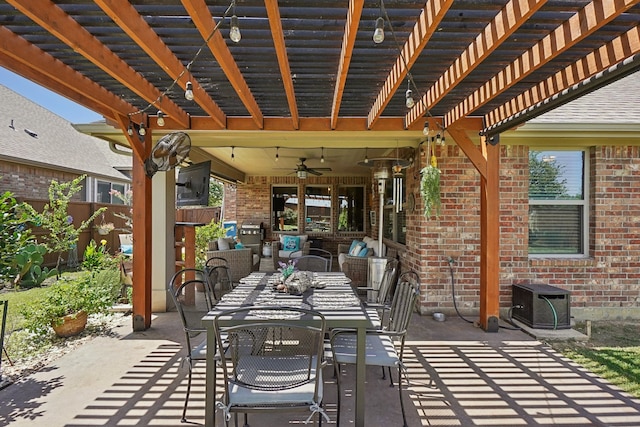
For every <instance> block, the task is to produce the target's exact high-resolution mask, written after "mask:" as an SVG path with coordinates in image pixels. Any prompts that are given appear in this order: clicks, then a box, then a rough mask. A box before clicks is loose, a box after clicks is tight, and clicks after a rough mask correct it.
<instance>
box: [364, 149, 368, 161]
mask: <svg viewBox="0 0 640 427" xmlns="http://www.w3.org/2000/svg"><path fill="white" fill-rule="evenodd" d="M368 151H369V148H367V147H364V163H365V164H368V163H369V154H368Z"/></svg>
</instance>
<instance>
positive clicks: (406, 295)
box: [385, 275, 420, 334]
mask: <svg viewBox="0 0 640 427" xmlns="http://www.w3.org/2000/svg"><path fill="white" fill-rule="evenodd" d="M402 276H403V275H402ZM402 276H400V280H398V284H397V285H396V290H395V292H394V295H393V301H392V302H391V309H390V312H389V321H388V323H387V325H386V327H385V329H386V330H387V331H390V332H396V333H398V334H405V333H406V331H407V327H408V326H409V321H410V320H411V315H412V314H413V308H414V307H415V305H416V301H417V299H418V295H419V293H420V284H419V283H413V282H412V281H409V280H404V279H403V278H402ZM416 276H417V275H416Z"/></svg>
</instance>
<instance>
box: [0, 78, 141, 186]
mask: <svg viewBox="0 0 640 427" xmlns="http://www.w3.org/2000/svg"><path fill="white" fill-rule="evenodd" d="M0 98H1V99H2V102H1V103H0V160H7V161H12V162H19V163H25V164H32V165H35V166H42V167H45V168H50V169H57V170H64V171H67V172H72V173H78V174H88V175H90V176H93V177H97V178H102V179H108V180H117V181H123V180H126V181H128V180H129V178H128V177H127V176H126V175H124V174H123V173H122V172H120V171H119V170H130V169H131V157H130V156H127V155H122V154H116V153H114V152H112V151H111V150H110V149H109V144H107V143H106V142H105V141H103V140H100V139H98V138H95V137H92V136H88V135H85V134H83V133H80V132H78V131H77V130H76V129H75V128H74V127H73V126H72V125H71V123H70V122H68V121H67V120H65V119H63V118H62V117H60V116H58V115H57V114H55V113H52V112H51V111H49V110H47V109H45V108H43V107H41V106H40V105H38V104H36V103H34V102H32V101H30V100H29V99H27V98H25V97H23V96H21V95H19V94H18V93H16V92H14V91H12V90H11V89H9V88H7V87H6V86H3V85H0Z"/></svg>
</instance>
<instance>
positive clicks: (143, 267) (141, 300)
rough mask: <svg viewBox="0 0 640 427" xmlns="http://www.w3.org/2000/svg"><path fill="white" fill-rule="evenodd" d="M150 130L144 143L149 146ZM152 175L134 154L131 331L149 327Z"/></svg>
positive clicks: (142, 160)
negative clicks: (147, 172)
mask: <svg viewBox="0 0 640 427" xmlns="http://www.w3.org/2000/svg"><path fill="white" fill-rule="evenodd" d="M150 134H151V132H150V131H149V132H147V135H146V136H145V142H144V143H145V145H146V146H151V144H152V142H151V135H150ZM151 243H152V242H151V178H149V177H148V176H147V174H146V173H145V169H144V158H141V157H138V156H133V299H132V306H133V307H132V311H133V316H132V319H133V330H134V331H142V330H145V329H148V328H149V327H150V326H151Z"/></svg>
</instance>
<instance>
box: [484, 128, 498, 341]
mask: <svg viewBox="0 0 640 427" xmlns="http://www.w3.org/2000/svg"><path fill="white" fill-rule="evenodd" d="M482 144H483V147H482V148H483V152H484V154H485V156H486V159H487V171H486V175H485V176H482V177H481V178H480V217H481V218H480V327H482V329H484V330H485V331H487V332H498V329H499V326H498V320H499V318H500V146H499V145H488V144H486V142H485V141H484V140H483V142H482Z"/></svg>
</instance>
